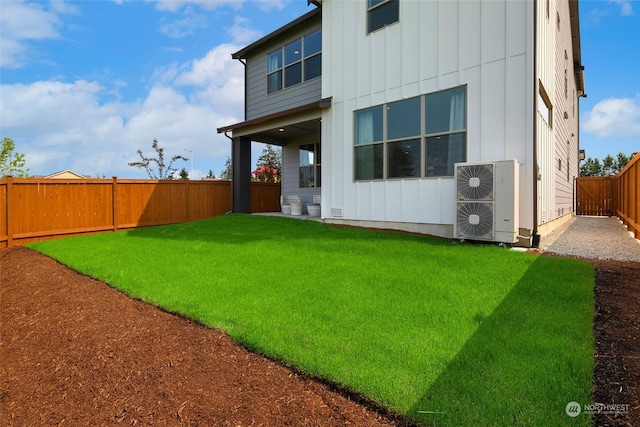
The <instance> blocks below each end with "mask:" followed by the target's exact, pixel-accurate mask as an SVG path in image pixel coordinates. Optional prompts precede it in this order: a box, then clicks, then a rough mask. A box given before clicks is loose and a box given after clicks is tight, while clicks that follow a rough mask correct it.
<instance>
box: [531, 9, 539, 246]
mask: <svg viewBox="0 0 640 427" xmlns="http://www.w3.org/2000/svg"><path fill="white" fill-rule="evenodd" d="M537 69H538V0H534V2H533V144H532V146H533V230H532V232H531V237H532V239H531V246H532V247H534V248H537V247H538V246H540V235H539V234H538V79H537Z"/></svg>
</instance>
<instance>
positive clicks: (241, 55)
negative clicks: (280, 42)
mask: <svg viewBox="0 0 640 427" xmlns="http://www.w3.org/2000/svg"><path fill="white" fill-rule="evenodd" d="M314 4H315V3H314ZM319 13H320V8H316V9H313V10H312V11H310V12H307V13H305V14H304V15H302V16H301V17H299V18H298V19H295V20H293V21H291V22H289V23H288V24H286V25H285V26H283V27H280V28H278V29H277V30H275V31H273V32H271V33H269V34H267V35H266V36H264V37H262V38H261V39H259V40H256V41H255V42H253V43H251V44H250V45H249V46H246V47H244V48H242V49H240V50H239V51H237V52H236V53H234V54H232V55H231V57H232V58H233V59H246V58H247V53H248V52H250V51H252V50H254V49H255V48H257V47H259V46H261V45H263V44H266V43H268V42H270V41H271V40H273V39H275V38H277V37H278V36H280V35H281V34H283V33H285V32H287V31H289V30H290V29H292V28H295V27H297V26H298V25H301V24H302V23H304V22H306V21H308V20H309V19H312V18H314V17H315V16H316V15H317V14H319Z"/></svg>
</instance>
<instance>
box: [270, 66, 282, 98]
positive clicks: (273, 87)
mask: <svg viewBox="0 0 640 427" xmlns="http://www.w3.org/2000/svg"><path fill="white" fill-rule="evenodd" d="M281 89H282V70H280V71H278V72H275V73H273V74H269V75H268V76H267V93H271V92H275V91H277V90H281Z"/></svg>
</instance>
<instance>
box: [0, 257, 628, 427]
mask: <svg viewBox="0 0 640 427" xmlns="http://www.w3.org/2000/svg"><path fill="white" fill-rule="evenodd" d="M592 263H593V264H594V266H595V268H596V289H595V296H596V315H595V323H594V333H595V337H596V369H595V375H594V383H595V391H594V401H595V402H600V403H604V404H613V403H618V404H624V405H629V406H628V408H629V409H628V411H625V412H624V413H619V414H611V413H602V414H596V415H595V417H594V423H595V424H596V425H603V426H604V425H623V426H625V425H628V426H638V425H640V387H639V385H640V359H639V358H640V325H639V320H640V264H638V263H622V262H603V261H593V262H592ZM0 304H1V305H0V326H1V337H0V351H1V353H0V357H1V359H0V362H1V363H0V420H1V421H0V423H1V424H2V425H8V426H17V425H52V426H58V425H61V426H64V425H68V426H77V425H127V426H134V425H151V424H155V425H194V426H195V425H202V426H214V425H215V426H244V425H265V426H286V425H292V426H338V425H358V426H375V425H389V426H390V425H396V426H398V425H407V424H408V423H407V422H406V420H404V419H403V418H402V417H399V416H397V415H395V414H393V413H390V412H388V411H385V410H384V409H382V408H379V407H376V406H375V405H373V404H372V403H371V402H368V401H366V399H364V398H362V397H360V396H358V395H355V394H350V393H348V392H346V391H344V390H340V389H339V388H337V387H335V386H332V385H331V384H327V383H324V382H320V381H317V380H314V379H312V378H309V377H307V376H305V375H304V374H302V373H299V372H296V371H293V370H291V369H289V368H287V367H285V366H283V365H281V364H279V363H276V362H274V361H271V360H269V359H267V358H265V357H263V356H261V355H258V354H255V353H251V352H249V351H247V350H245V349H243V348H241V347H240V346H238V345H237V344H235V343H234V342H233V341H232V340H231V339H230V338H229V337H227V336H226V335H225V334H224V333H222V332H220V331H218V330H214V329H209V328H206V327H203V326H201V325H198V324H196V323H194V322H191V321H189V320H187V319H184V318H182V317H180V316H176V315H174V314H170V313H166V312H164V311H162V310H160V309H158V308H156V307H154V306H151V305H149V304H145V303H143V302H141V301H138V300H134V299H131V298H129V297H127V296H125V295H124V294H123V293H121V292H119V291H117V290H114V289H112V288H110V287H108V286H106V285H105V284H104V283H102V282H99V281H97V280H94V279H91V278H89V277H86V276H83V275H81V274H78V273H76V272H74V271H72V270H70V269H68V268H66V267H64V266H63V265H61V264H59V263H57V262H56V261H54V260H52V259H50V258H48V257H45V256H43V255H40V254H38V253H36V252H34V251H31V250H29V249H26V248H22V247H17V248H11V249H2V250H0Z"/></svg>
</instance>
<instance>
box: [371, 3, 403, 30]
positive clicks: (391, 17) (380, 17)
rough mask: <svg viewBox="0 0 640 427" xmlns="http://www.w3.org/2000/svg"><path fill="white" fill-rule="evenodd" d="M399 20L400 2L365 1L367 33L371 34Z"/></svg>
mask: <svg viewBox="0 0 640 427" xmlns="http://www.w3.org/2000/svg"><path fill="white" fill-rule="evenodd" d="M399 19H400V0H367V32H369V33H372V32H374V31H376V30H379V29H380V28H383V27H386V26H387V25H389V24H393V23H394V22H398V20H399Z"/></svg>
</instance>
